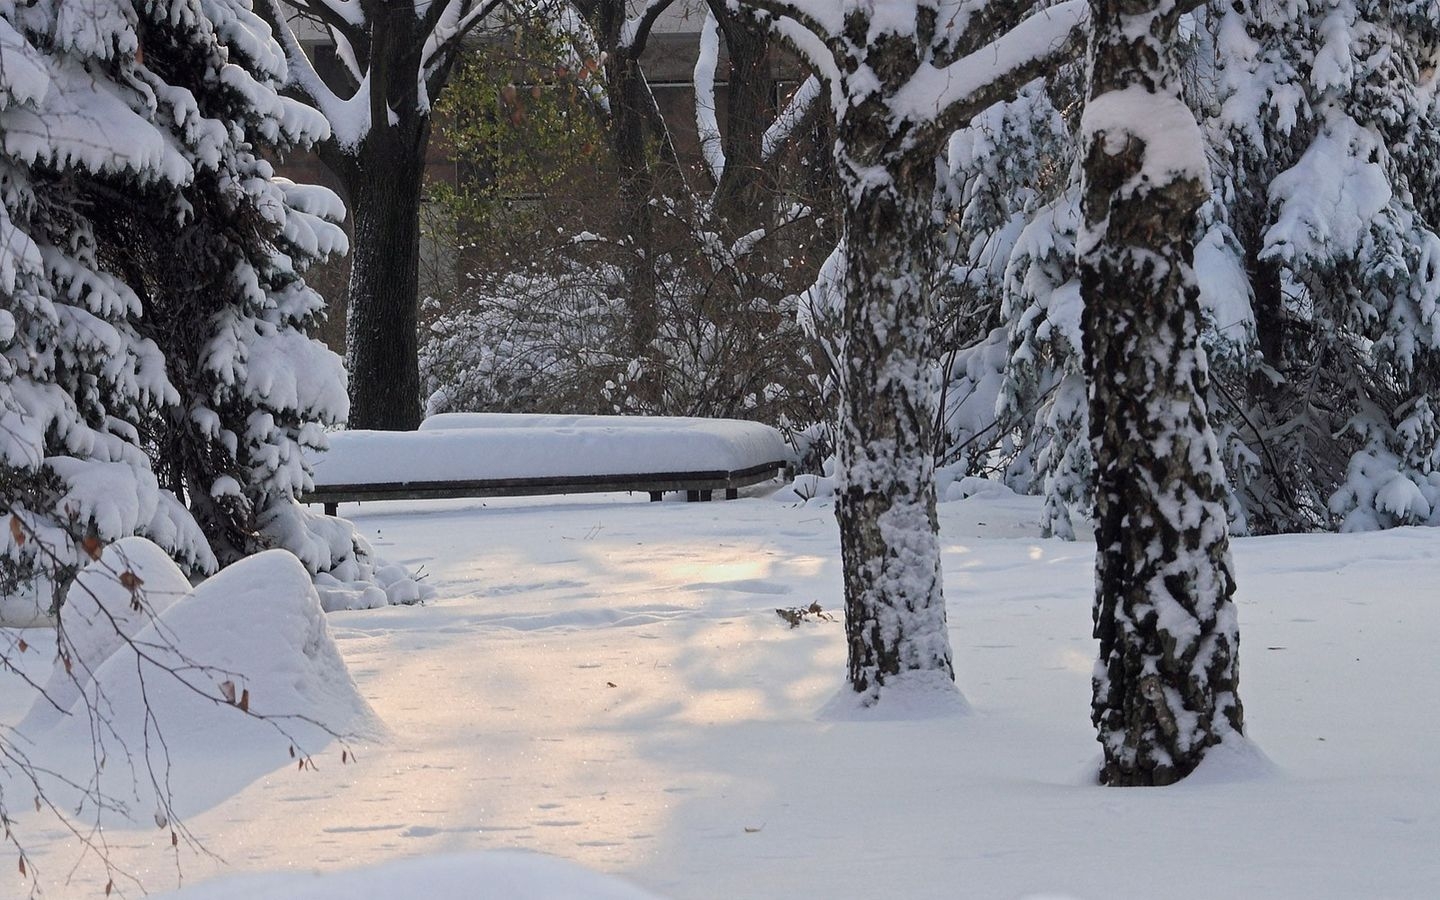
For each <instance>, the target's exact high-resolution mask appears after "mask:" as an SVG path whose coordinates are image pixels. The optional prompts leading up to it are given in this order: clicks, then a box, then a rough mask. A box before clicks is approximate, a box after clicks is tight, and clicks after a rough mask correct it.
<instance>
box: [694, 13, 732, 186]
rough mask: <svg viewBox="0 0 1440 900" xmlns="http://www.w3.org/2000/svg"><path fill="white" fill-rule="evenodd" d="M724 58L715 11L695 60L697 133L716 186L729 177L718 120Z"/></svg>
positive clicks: (709, 17)
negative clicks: (717, 78)
mask: <svg viewBox="0 0 1440 900" xmlns="http://www.w3.org/2000/svg"><path fill="white" fill-rule="evenodd" d="M719 56H720V23H719V22H718V21H717V20H716V18H715V13H714V12H713V11H707V12H706V13H705V23H704V24H703V25H702V26H701V27H700V53H699V55H698V56H697V57H696V58H695V78H694V83H695V132H696V135H697V137H699V139H700V151H701V153H703V154H704V156H705V165H706V168H707V169H709V171H710V177H711V179H713V180H714V182H715V183H716V184H719V183H720V178H721V176H723V175H724V174H725V148H724V146H723V145H722V143H721V140H720V123H719V121H717V119H716V118H715V67H716V65H717V64H718V61H719Z"/></svg>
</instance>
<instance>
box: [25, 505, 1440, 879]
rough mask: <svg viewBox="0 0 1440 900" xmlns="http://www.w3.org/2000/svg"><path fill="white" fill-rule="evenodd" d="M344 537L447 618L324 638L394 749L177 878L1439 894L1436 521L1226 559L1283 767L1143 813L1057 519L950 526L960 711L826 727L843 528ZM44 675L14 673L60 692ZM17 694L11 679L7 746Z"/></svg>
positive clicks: (652, 526) (434, 524) (578, 528)
mask: <svg viewBox="0 0 1440 900" xmlns="http://www.w3.org/2000/svg"><path fill="white" fill-rule="evenodd" d="M341 512H342V514H349V515H353V516H354V517H355V521H356V523H357V525H358V526H359V529H360V531H361V532H362V533H363V534H365V535H366V536H367V537H369V538H370V539H371V541H372V542H374V543H375V545H376V548H377V550H379V552H381V553H382V554H384V555H385V556H386V557H387V558H389V559H391V560H393V561H395V562H399V563H404V564H407V565H409V566H412V567H422V566H423V568H424V571H425V572H427V573H428V574H429V580H430V581H431V582H432V583H433V584H434V586H435V587H436V589H437V593H438V596H437V599H436V600H435V601H434V602H433V603H431V604H430V605H427V606H424V607H403V608H402V607H390V608H385V609H380V610H371V611H364V612H345V613H335V614H332V615H330V616H329V618H328V622H329V629H330V633H331V634H332V635H333V636H334V638H335V640H336V643H337V645H338V647H339V649H340V652H341V654H342V656H343V658H344V660H345V662H346V663H347V664H348V666H349V669H350V673H351V675H352V676H353V677H354V678H355V680H356V682H357V683H358V685H359V688H360V692H361V694H362V695H363V696H364V698H365V699H366V700H367V701H368V702H369V704H370V705H371V707H373V709H374V710H375V712H376V713H377V714H378V715H379V717H380V718H381V719H383V721H384V723H385V725H386V727H387V728H388V730H389V732H390V737H389V739H388V742H384V743H373V744H360V745H356V747H357V749H358V751H359V755H360V761H359V764H358V765H347V766H341V765H340V764H339V762H340V761H339V758H338V753H339V751H338V749H334V751H333V752H331V753H328V754H327V755H325V756H322V757H319V758H317V762H318V763H319V769H318V771H305V772H298V771H296V770H295V769H294V766H293V763H292V762H291V760H289V759H288V757H287V756H286V751H285V748H284V747H283V746H278V747H276V748H274V750H273V755H274V770H273V771H272V772H271V773H270V774H269V775H266V776H262V777H258V778H256V779H255V780H254V781H253V782H252V783H250V784H249V785H248V786H246V787H244V788H243V789H239V790H235V791H234V792H233V793H231V794H230V795H229V796H228V797H226V798H224V799H222V800H220V802H218V803H217V804H216V805H214V806H213V807H211V808H209V809H208V810H205V811H202V812H198V813H197V814H195V815H194V816H192V817H191V818H190V819H189V820H188V824H189V826H190V827H191V828H192V829H193V830H194V832H195V834H196V835H197V836H198V837H199V838H201V839H202V840H203V841H204V842H205V844H206V846H207V847H208V848H209V849H210V850H211V851H213V852H214V853H216V854H218V855H220V856H221V857H223V858H224V859H225V860H226V862H227V863H228V867H226V866H221V865H218V864H217V863H215V862H214V861H212V860H210V859H207V858H204V857H200V856H195V855H193V854H191V853H189V852H185V851H184V849H183V848H184V845H183V844H182V852H181V854H180V856H179V866H180V869H181V870H182V871H183V873H184V876H185V879H186V882H187V883H193V882H195V881H197V880H202V879H208V878H210V877H212V876H215V875H219V874H224V873H234V872H237V871H240V872H246V871H265V870H288V871H291V872H296V873H300V872H309V871H310V870H334V869H340V868H346V867H351V866H355V865H360V864H370V863H377V862H382V861H385V860H394V859H400V858H407V857H415V856H419V855H422V854H441V853H451V852H456V851H471V850H496V849H524V850H534V851H541V852H544V853H548V854H553V855H556V856H560V857H565V858H567V859H570V860H573V861H576V862H578V863H580V864H582V865H584V866H587V867H590V868H592V869H595V870H599V871H601V872H605V873H611V874H616V875H619V876H622V877H624V878H625V879H627V880H629V881H630V882H632V883H634V884H636V885H638V886H640V887H641V888H643V889H645V890H648V891H651V892H654V893H657V894H660V895H663V896H669V897H674V898H696V900H700V898H717V897H761V898H764V897H775V898H780V897H787V898H788V897H817V898H819V897H824V898H841V897H870V896H893V897H917V898H918V897H936V898H940V897H945V898H953V897H977V898H979V897H983V898H990V897H1000V898H1006V897H1025V896H1031V895H1037V894H1043V895H1063V896H1069V897H1074V898H1080V900H1087V898H1096V900H1099V898H1105V900H1110V898H1126V897H1136V898H1140V897H1154V896H1166V897H1171V898H1187V897H1194V898H1211V897H1224V896H1231V897H1266V898H1307V900H1308V898H1351V897H1360V896H1363V897H1392V898H1427V897H1433V896H1436V895H1437V893H1440V854H1437V853H1436V852H1435V851H1436V848H1437V847H1440V804H1437V803H1436V798H1437V797H1440V771H1437V770H1440V766H1437V762H1440V757H1437V752H1436V749H1435V748H1436V747H1437V746H1440V679H1436V677H1435V664H1434V651H1433V648H1434V646H1435V643H1436V638H1437V635H1440V605H1437V603H1436V597H1435V588H1434V571H1435V565H1436V560H1437V557H1440V541H1437V540H1436V536H1435V534H1434V532H1432V531H1430V530H1427V529H1400V530H1396V531H1391V532H1386V533H1377V534H1361V535H1343V536H1342V535H1315V536H1292V537H1275V538H1258V539H1243V540H1237V541H1236V542H1235V547H1234V552H1235V560H1236V568H1237V574H1238V579H1239V592H1238V594H1237V602H1238V605H1239V609H1240V617H1241V653H1240V656H1241V694H1242V698H1243V700H1244V702H1245V706H1246V718H1247V724H1248V726H1249V732H1250V734H1251V736H1252V737H1253V738H1254V740H1255V742H1256V744H1257V745H1258V746H1259V747H1260V748H1262V749H1263V752H1264V754H1266V755H1267V756H1268V758H1269V760H1270V763H1266V762H1265V761H1264V760H1263V759H1257V758H1255V757H1253V756H1249V755H1246V754H1244V753H1240V752H1237V753H1236V754H1234V755H1233V757H1232V756H1230V755H1229V754H1226V756H1227V758H1224V759H1221V760H1220V761H1219V763H1218V764H1216V765H1213V766H1207V768H1205V769H1202V771H1201V772H1200V773H1199V774H1198V776H1197V777H1195V778H1192V779H1191V780H1189V781H1188V782H1186V783H1184V784H1182V785H1180V786H1178V787H1174V788H1167V789H1149V790H1145V789H1109V788H1099V787H1094V786H1092V785H1091V784H1090V783H1088V779H1089V776H1090V773H1091V772H1093V769H1094V766H1095V764H1096V761H1097V759H1098V746H1097V745H1096V743H1095V740H1094V734H1093V731H1092V729H1091V727H1090V724H1089V720H1088V711H1089V710H1088V704H1089V678H1090V671H1091V666H1092V663H1093V656H1094V652H1095V647H1094V642H1093V641H1092V640H1091V638H1090V636H1089V628H1090V623H1089V615H1090V592H1091V585H1092V561H1093V556H1092V554H1093V550H1092V547H1091V546H1089V545H1088V544H1087V543H1085V540H1086V536H1084V535H1082V540H1081V541H1080V542H1078V543H1064V542H1061V541H1057V540H1040V539H1038V538H1037V537H1035V535H1036V534H1037V531H1038V529H1037V526H1036V524H1035V523H1036V520H1037V518H1038V515H1039V501H1038V500H1035V499H1032V498H1018V497H1013V496H1008V495H1005V494H1003V493H997V492H993V491H992V492H985V493H982V494H980V495H977V496H974V497H972V498H971V499H968V500H964V501H958V502H952V503H945V504H942V505H941V507H940V519H941V532H942V534H941V537H942V548H943V550H944V564H945V572H946V586H947V596H948V602H949V615H950V622H949V624H950V629H951V637H952V641H953V642H954V649H955V664H956V670H957V678H958V680H959V683H960V686H961V688H962V690H963V691H964V693H965V696H966V698H967V699H968V703H969V707H970V709H969V711H968V712H965V713H961V714H950V715H940V716H929V717H924V718H914V719H909V720H906V719H901V720H894V719H890V720H880V721H863V720H862V721H854V720H837V719H835V718H833V717H822V716H821V715H820V713H821V711H822V709H824V707H825V706H826V704H827V702H828V701H830V700H831V699H832V698H833V697H834V696H835V695H836V691H837V689H838V688H839V683H840V679H841V678H842V676H843V671H844V647H843V632H842V628H841V626H840V624H839V623H838V622H830V621H823V620H820V621H807V622H804V623H802V624H801V625H800V627H798V628H794V629H792V628H790V627H789V626H788V625H787V624H786V623H785V622H784V621H782V620H781V618H780V617H779V616H777V615H776V613H775V609H776V607H803V606H808V605H809V604H810V603H811V602H812V601H818V602H819V603H820V604H821V605H822V607H824V608H825V609H826V610H827V611H831V612H838V610H837V609H836V608H837V607H838V606H839V602H840V600H839V596H840V572H839V562H838V540H837V536H836V527H835V522H834V515H833V510H832V509H830V508H829V507H828V506H826V505H824V504H823V503H816V502H813V501H812V502H811V503H810V504H808V505H798V504H787V503H783V502H778V501H776V500H771V499H742V500H740V501H737V502H729V503H726V502H713V503H708V504H693V503H692V504H686V503H679V502H667V503H657V504H651V503H647V502H645V501H644V497H643V496H637V497H630V498H627V497H624V496H610V495H605V496H591V497H586V498H583V499H566V498H546V499H534V500H506V501H491V502H488V503H485V504H482V503H479V502H473V501H472V502H464V501H444V502H434V503H429V504H408V505H407V504H380V505H367V506H364V507H342V510H341ZM32 643H39V642H33V641H32ZM40 655H41V654H38V653H37V652H36V651H34V650H32V651H30V652H29V653H26V654H24V655H23V656H22V660H23V661H24V663H25V665H26V666H28V667H32V668H28V669H27V671H29V672H30V674H31V676H32V677H35V678H37V679H39V680H42V681H43V677H44V675H45V673H46V672H47V671H48V664H45V665H42V661H41V660H38V659H37V657H39V656H40ZM19 694H20V688H19V686H18V684H17V682H16V679H14V678H13V677H12V676H9V675H0V722H11V723H13V722H15V721H17V720H18V719H19V717H20V715H21V714H22V713H23V711H24V709H23V706H20V705H19V704H18V701H17V699H16V698H17V697H18V696H19ZM882 706H883V705H882ZM922 712H925V710H922ZM244 752H246V753H250V754H253V752H254V750H253V748H252V747H250V746H249V745H247V747H246V748H245V750H244ZM331 756H334V757H335V758H333V759H332V758H330V757H331ZM244 762H245V765H246V766H250V765H251V764H252V762H253V760H252V759H250V758H248V757H247V759H246V760H244ZM222 764H223V763H222ZM19 825H20V827H21V829H22V835H23V837H24V838H25V840H26V843H27V845H28V846H29V848H30V849H31V851H32V853H33V858H32V861H33V862H34V863H38V864H39V866H40V867H41V869H42V871H43V875H44V877H45V879H46V883H47V885H48V886H50V893H51V895H52V896H72V895H73V896H98V895H99V894H100V893H101V889H102V888H103V883H104V878H98V879H97V878H96V877H95V876H94V873H93V867H90V868H86V867H83V866H82V868H81V871H80V873H79V874H77V876H76V880H74V881H72V882H70V883H69V884H68V885H66V884H64V883H63V879H64V878H65V876H66V874H67V873H68V871H69V869H70V866H71V865H72V864H73V863H74V861H75V859H76V857H77V855H78V851H77V849H76V847H75V846H74V845H73V843H67V842H65V841H64V840H62V835H61V834H60V832H59V831H58V829H57V828H56V827H54V826H53V825H52V824H51V823H50V822H49V821H47V820H46V819H44V818H43V817H41V816H38V815H35V814H33V813H30V812H28V811H27V812H24V813H23V814H22V815H21V816H20V822H19ZM107 837H108V838H109V840H110V842H111V845H112V848H113V850H114V853H115V856H116V858H117V859H118V860H119V861H120V862H121V863H123V864H124V865H126V866H127V867H129V868H131V869H132V870H133V871H135V872H137V873H138V874H139V875H140V876H141V877H142V878H143V880H144V883H145V885H146V886H147V887H148V888H150V889H151V890H156V889H164V888H167V887H172V886H173V885H174V884H175V880H176V861H175V859H174V858H172V857H171V855H170V850H169V839H168V836H167V835H166V834H164V833H162V832H157V831H156V830H154V829H153V828H140V829H136V830H123V829H111V830H110V831H109V832H107ZM482 859H483V858H482ZM437 865H446V864H445V863H443V861H442V862H441V863H437ZM417 877H418V876H417ZM8 884H9V885H12V886H15V887H16V888H17V889H18V887H19V883H18V882H16V881H9V882H8ZM4 890H9V888H8V887H7V888H5V889H4ZM597 890H598V888H597ZM418 895H419V894H417V896H418ZM477 895H481V896H483V895H484V894H483V892H477ZM198 896H202V897H206V896H214V895H211V894H205V893H201V894H199V895H198Z"/></svg>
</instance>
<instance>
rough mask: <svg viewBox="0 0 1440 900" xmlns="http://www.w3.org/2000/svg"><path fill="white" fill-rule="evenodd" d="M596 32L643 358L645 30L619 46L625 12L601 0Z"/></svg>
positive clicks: (648, 284) (646, 347) (649, 256)
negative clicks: (602, 57) (642, 58)
mask: <svg viewBox="0 0 1440 900" xmlns="http://www.w3.org/2000/svg"><path fill="white" fill-rule="evenodd" d="M594 13H595V17H596V33H597V36H598V37H599V39H600V44H601V48H602V49H603V50H604V51H605V54H606V59H605V82H606V85H605V86H606V90H607V94H608V96H609V99H610V129H609V131H610V144H611V149H612V150H613V151H614V153H615V164H616V168H617V169H618V175H619V181H620V185H619V192H618V193H619V206H618V209H617V216H616V225H617V227H618V228H619V229H620V232H621V234H624V235H625V236H626V238H627V239H628V240H629V242H630V258H629V260H628V261H627V268H628V271H627V272H626V276H627V278H626V281H627V286H626V302H627V305H628V310H629V314H630V322H629V334H628V344H629V346H628V347H627V348H626V350H627V352H629V353H630V354H631V355H632V356H633V357H636V358H643V357H645V356H648V355H649V353H650V348H651V345H652V344H653V343H654V341H655V337H656V335H658V334H659V330H660V316H659V312H658V310H657V308H656V283H657V281H658V278H657V275H656V270H655V266H656V260H655V216H654V213H653V211H652V210H651V207H650V201H651V200H653V199H654V198H655V175H654V173H653V172H652V171H651V167H650V155H649V153H648V152H647V149H648V148H647V147H646V118H647V107H648V101H649V97H648V96H647V90H646V86H645V73H644V71H643V70H642V69H641V68H640V54H641V52H643V50H644V48H645V42H646V40H648V38H649V34H648V31H647V32H646V33H643V34H639V35H636V36H635V37H634V38H633V40H632V43H631V44H629V45H622V39H623V34H624V30H625V22H626V15H627V8H626V3H625V2H624V0H601V2H600V3H599V4H597V6H596V8H595V11H594ZM652 384H653V377H652V376H651V375H650V373H647V376H646V377H645V378H643V379H642V384H640V385H637V386H636V387H637V388H638V389H639V392H640V393H641V394H642V396H641V398H640V399H641V400H642V402H646V403H649V402H650V401H654V400H658V397H652V396H643V395H645V394H648V393H650V391H649V390H648V388H647V385H652Z"/></svg>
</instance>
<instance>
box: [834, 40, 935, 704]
mask: <svg viewBox="0 0 1440 900" xmlns="http://www.w3.org/2000/svg"><path fill="white" fill-rule="evenodd" d="M892 41H894V42H896V43H898V42H899V41H898V40H896V39H895V38H893V37H892ZM885 51H886V48H884V47H876V48H872V52H878V53H884V52H885ZM877 68H878V66H877ZM883 108H884V107H883V105H882V103H881V101H880V99H879V98H878V97H871V98H868V99H867V100H866V101H865V102H863V103H861V104H858V105H856V106H853V107H852V108H851V109H850V110H848V111H847V114H846V116H845V118H844V119H843V120H842V121H841V123H840V126H839V140H838V141H837V144H836V151H835V152H836V161H837V163H838V168H839V170H840V172H841V177H842V180H843V181H844V182H845V183H844V185H843V190H844V196H846V197H847V198H848V199H847V205H846V210H845V235H844V245H845V281H844V284H845V310H844V317H843V332H844V335H845V352H844V354H843V355H842V359H841V360H840V367H841V379H840V420H839V423H838V425H839V427H838V429H837V450H838V454H839V461H840V476H841V479H842V489H841V491H840V495H839V502H838V504H837V506H836V516H837V518H838V519H839V523H840V546H841V555H842V559H843V567H844V578H845V634H846V638H847V640H848V643H849V662H848V665H849V677H850V683H851V685H852V686H853V687H854V689H855V690H856V691H857V692H859V693H861V694H863V695H866V697H865V700H864V701H863V702H866V703H867V704H868V703H874V702H876V701H877V700H879V699H880V697H881V688H882V686H883V685H885V683H886V682H887V680H888V679H891V678H893V677H894V676H897V675H901V674H903V673H907V672H917V671H918V672H924V673H930V674H932V675H939V677H941V678H943V679H945V680H947V681H953V679H954V670H953V668H952V666H951V662H950V637H949V633H948V632H947V630H946V625H945V598H944V594H943V585H942V582H941V573H940V544H939V539H938V537H937V524H936V516H935V460H934V457H933V456H932V452H931V451H932V447H933V446H934V442H933V434H932V432H933V429H934V422H935V411H936V402H937V398H938V391H937V384H936V383H935V382H936V378H935V368H934V361H933V359H932V346H931V343H932V342H931V334H930V327H929V326H930V319H931V313H932V307H933V301H932V297H931V295H930V290H929V278H930V275H931V268H932V265H933V261H934V250H935V240H934V236H935V230H934V229H932V228H928V227H925V224H926V223H929V222H931V221H932V220H933V218H934V205H933V201H934V189H935V168H934V164H933V161H932V160H931V158H930V156H929V155H928V154H926V153H924V152H923V150H922V152H920V153H918V154H915V153H912V154H910V155H902V154H901V153H900V152H898V151H896V150H895V149H894V148H895V147H896V146H897V145H900V144H902V143H903V141H900V140H898V139H896V137H895V135H893V134H892V133H891V132H890V130H889V129H890V127H891V126H890V123H889V120H888V118H887V117H886V116H885V114H884V113H883ZM877 171H878V172H883V173H884V176H885V177H875V175H876V173H877Z"/></svg>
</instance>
